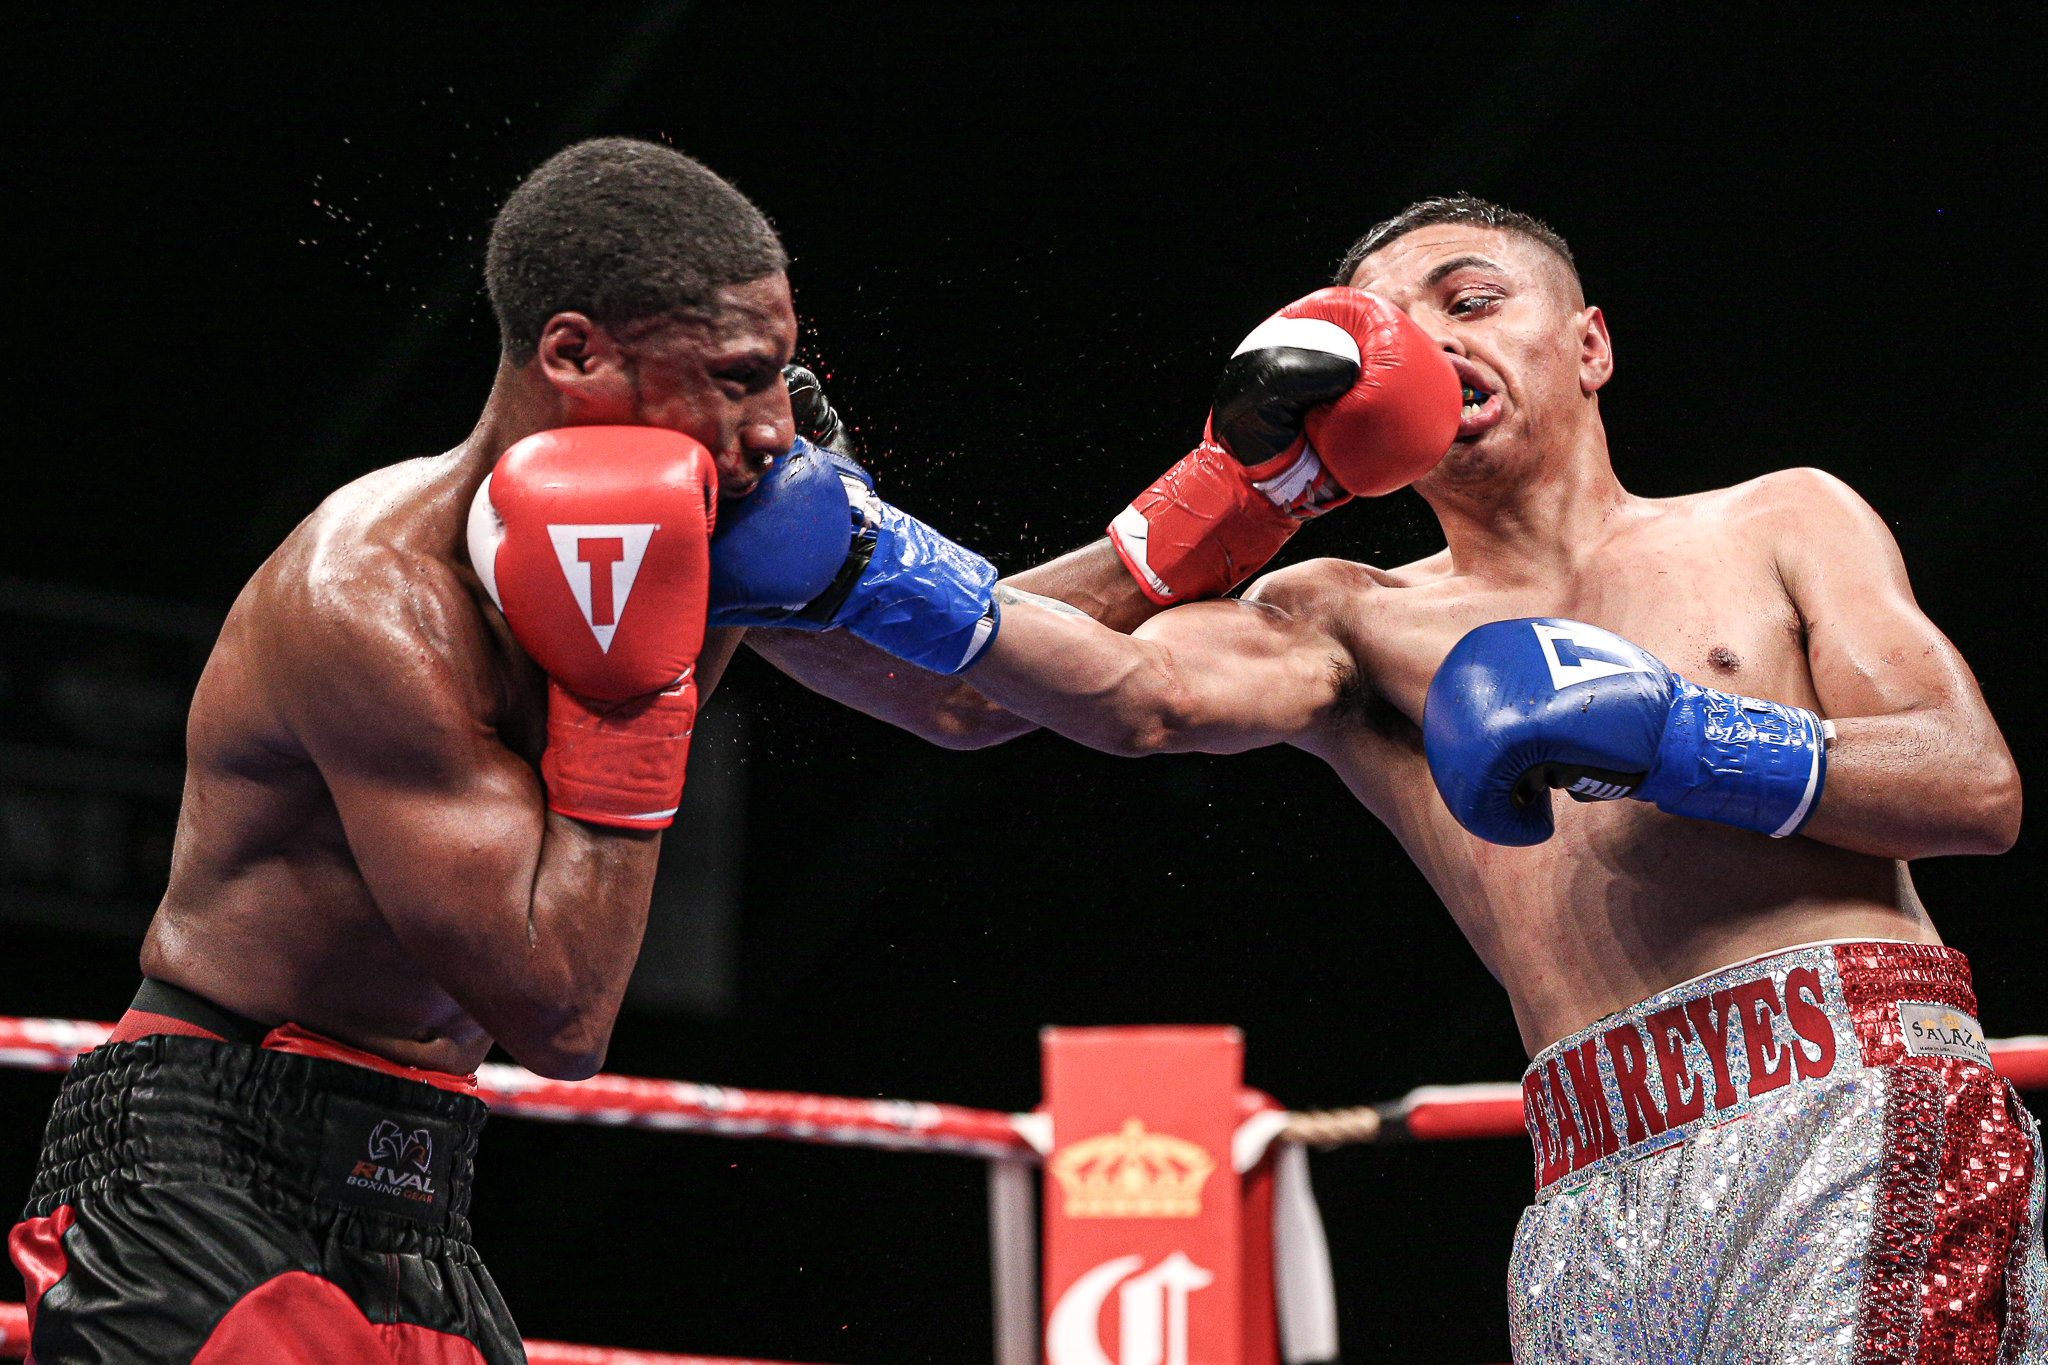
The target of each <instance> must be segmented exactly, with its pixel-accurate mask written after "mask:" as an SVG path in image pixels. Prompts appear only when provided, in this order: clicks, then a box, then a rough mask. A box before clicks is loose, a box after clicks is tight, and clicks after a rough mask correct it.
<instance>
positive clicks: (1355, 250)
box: [1333, 194, 1579, 284]
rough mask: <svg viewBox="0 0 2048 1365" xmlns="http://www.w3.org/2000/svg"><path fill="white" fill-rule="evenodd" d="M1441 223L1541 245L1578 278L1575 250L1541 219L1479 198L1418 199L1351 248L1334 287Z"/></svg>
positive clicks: (1455, 196) (1369, 232)
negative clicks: (1383, 252)
mask: <svg viewBox="0 0 2048 1365" xmlns="http://www.w3.org/2000/svg"><path fill="white" fill-rule="evenodd" d="M1438 223H1476V224H1477V225H1479V226H1480V227H1490V228H1499V229H1500V230H1501V231H1503V232H1512V233H1515V234H1516V235H1518V236H1522V237H1527V238H1528V239H1529V240H1531V241H1533V242H1541V243H1542V244H1543V245H1544V246H1547V247H1549V248H1550V249H1551V250H1552V251H1553V252H1555V253H1557V257H1558V259H1559V260H1561V261H1563V262H1564V263H1565V267H1566V268H1567V269H1568V270H1570V271H1571V272H1572V278H1573V279H1574V280H1576V279H1578V277H1579V263H1578V262H1577V261H1575V260H1573V259H1572V249H1571V248H1570V247H1569V246H1566V245H1565V240H1564V238H1562V237H1560V236H1558V235H1557V231H1556V229H1554V228H1552V227H1551V226H1550V224H1548V223H1546V222H1544V221H1543V220H1542V219H1541V218H1532V217H1530V216H1529V215H1528V214H1526V213H1517V212H1515V211H1514V210H1513V209H1511V208H1504V207H1502V206H1501V205H1499V204H1496V203H1494V202H1492V201H1491V200H1487V199H1481V198H1479V197H1478V196H1477V195H1472V194H1451V195H1445V196H1443V197H1442V198H1438V199H1418V200H1417V201H1415V202H1414V203H1412V204H1410V205H1409V206H1408V207H1407V208H1405V209H1402V210H1401V211H1400V212H1399V213H1397V214H1395V215H1394V216H1393V217H1392V218H1389V219H1387V221H1386V222H1384V223H1378V224H1375V225H1374V226H1373V228H1372V229H1371V230H1370V231H1368V232H1367V233H1366V234H1365V236H1363V237H1360V238H1359V239H1358V240H1357V241H1356V242H1353V243H1352V244H1351V250H1349V251H1347V252H1345V253H1344V263H1343V264H1342V265H1340V266H1338V267H1337V276H1336V279H1335V280H1334V281H1333V283H1336V284H1349V283H1351V277H1352V276H1353V275H1354V274H1356V273H1357V272H1358V263H1359V262H1360V261H1363V260H1364V259H1365V258H1366V257H1368V256H1370V255H1372V253H1373V252H1375V251H1378V250H1379V249H1380V248H1381V247H1383V246H1385V245H1386V244H1387V243H1388V242H1391V241H1393V240H1394V239H1395V238H1396V237H1406V236H1407V235H1408V234H1409V233H1411V232H1413V231H1415V230H1416V229H1417V228H1426V227H1433V226H1435V225H1436V224H1438Z"/></svg>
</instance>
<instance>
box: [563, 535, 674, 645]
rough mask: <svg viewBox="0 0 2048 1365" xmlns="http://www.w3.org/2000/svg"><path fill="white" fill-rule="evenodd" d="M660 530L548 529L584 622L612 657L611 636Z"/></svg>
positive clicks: (616, 628)
mask: <svg viewBox="0 0 2048 1365" xmlns="http://www.w3.org/2000/svg"><path fill="white" fill-rule="evenodd" d="M660 529H661V523H659V522H618V523H612V524H605V525H591V526H574V525H571V526H559V525H556V524H554V523H552V522H550V523H549V524H548V539H549V540H550V541H551V542H553V544H554V547H555V559H556V561H557V562H559V563H560V564H561V566H562V577H564V578H566V579H567V580H568V581H569V591H570V592H571V593H573V594H574V595H575V598H576V605H577V606H579V607H581V608H582V609H583V620H584V622H585V623H586V624H587V625H589V627H590V633H591V634H592V635H595V636H596V637H597V647H598V648H599V649H600V650H602V651H604V652H605V653H607V654H609V653H611V648H612V635H613V634H614V633H615V632H616V631H617V630H618V628H619V618H620V617H621V616H623V615H625V613H626V599H627V598H628V597H630V596H631V595H632V593H633V580H634V579H635V578H637V577H638V576H639V574H640V561H641V560H643V559H645V558H646V557H647V542H648V541H650V540H652V539H653V538H654V533H655V532H656V531H659V530H660Z"/></svg>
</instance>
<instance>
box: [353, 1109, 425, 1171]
mask: <svg viewBox="0 0 2048 1365" xmlns="http://www.w3.org/2000/svg"><path fill="white" fill-rule="evenodd" d="M369 1148H370V1160H372V1161H404V1162H407V1163H409V1164H410V1165H411V1166H412V1168H413V1169H414V1170H418V1171H424V1170H426V1169H427V1167H429V1166H431V1165H433V1163H434V1135H433V1134H432V1133H429V1132H428V1131H427V1130H426V1129H424V1128H415V1129H413V1130H412V1131H411V1132H410V1133H408V1132H406V1131H405V1130H404V1129H403V1128H400V1127H399V1126H398V1125H397V1124H395V1123H393V1122H392V1121H391V1120H390V1119H385V1120H384V1121H383V1122H381V1123H379V1124H378V1125H377V1126H376V1127H375V1128H372V1129H371V1130H370V1142H369Z"/></svg>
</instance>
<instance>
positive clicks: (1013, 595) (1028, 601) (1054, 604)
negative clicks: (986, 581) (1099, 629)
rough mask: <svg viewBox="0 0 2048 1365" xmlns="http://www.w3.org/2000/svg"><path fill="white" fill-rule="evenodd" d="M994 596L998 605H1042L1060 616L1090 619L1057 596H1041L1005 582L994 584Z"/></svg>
mask: <svg viewBox="0 0 2048 1365" xmlns="http://www.w3.org/2000/svg"><path fill="white" fill-rule="evenodd" d="M995 598H996V602H997V603H998V604H999V605H1002V606H1005V607H1043V608H1044V609H1045V610H1047V611H1056V612H1058V613H1060V614H1061V615H1062V616H1078V617H1080V618H1081V619H1082V620H1083V621H1086V620H1089V619H1090V617H1089V615H1088V613H1087V612H1085V611H1082V610H1081V609H1080V608H1079V607H1076V606H1070V605H1068V604H1067V603H1065V602H1062V601H1060V600H1059V599H1058V598H1057V597H1041V596H1039V595H1038V594H1037V593H1035V592H1026V591H1024V590H1023V589H1022V588H1013V587H1011V586H1009V585H1008V584H1007V583H998V584H996V592H995Z"/></svg>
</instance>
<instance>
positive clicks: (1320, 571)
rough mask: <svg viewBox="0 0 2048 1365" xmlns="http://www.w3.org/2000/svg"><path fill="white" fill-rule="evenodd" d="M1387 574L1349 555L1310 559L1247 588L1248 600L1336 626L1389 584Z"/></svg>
mask: <svg viewBox="0 0 2048 1365" xmlns="http://www.w3.org/2000/svg"><path fill="white" fill-rule="evenodd" d="M1386 580H1387V575H1386V574H1385V573H1383V572H1382V571H1381V570H1379V569H1375V568H1373V567H1372V566H1371V565H1370V564H1358V563H1354V562H1353V561H1351V560H1348V559H1309V560H1304V561H1302V562H1301V563H1299V564H1292V565H1289V566H1288V567H1287V568H1284V569H1281V570H1279V571H1278V572H1276V573H1269V574H1267V575H1266V576H1265V577H1263V578H1261V579H1258V580H1257V581H1255V582H1254V583H1253V584H1252V585H1251V587H1249V588H1247V589H1246V590H1245V594H1244V596H1245V600H1246V601H1248V602H1263V603H1265V604H1266V605H1267V606H1269V607H1278V608H1279V609H1280V610H1281V611H1284V612H1286V613H1288V614H1289V615H1291V616H1296V617H1301V618H1303V619H1305V620H1307V621H1310V622H1316V623H1322V624H1327V625H1330V626H1332V627H1334V626H1335V625H1336V624H1337V623H1338V622H1340V621H1342V620H1344V619H1345V618H1347V617H1349V616H1350V615H1351V613H1352V612H1354V611H1355V610H1356V609H1357V608H1358V606H1359V604H1360V602H1361V601H1363V600H1364V599H1365V598H1366V597H1367V596H1369V595H1371V594H1373V593H1375V592H1378V591H1380V590H1382V589H1383V588H1384V586H1385V585H1386Z"/></svg>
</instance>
